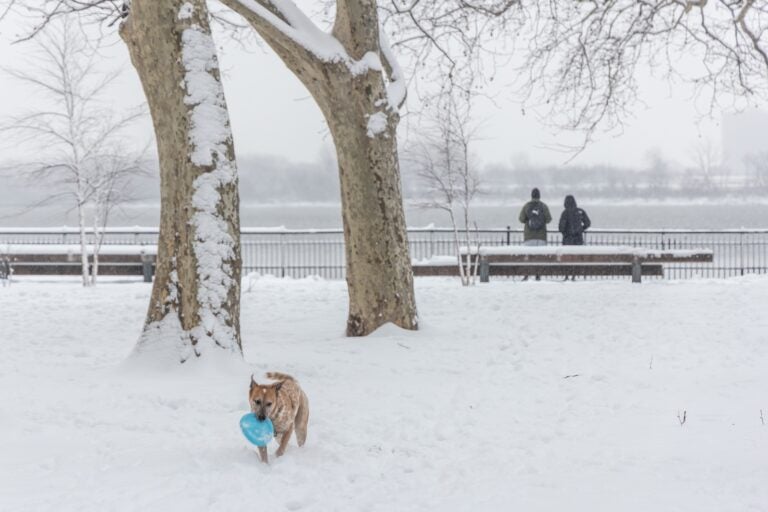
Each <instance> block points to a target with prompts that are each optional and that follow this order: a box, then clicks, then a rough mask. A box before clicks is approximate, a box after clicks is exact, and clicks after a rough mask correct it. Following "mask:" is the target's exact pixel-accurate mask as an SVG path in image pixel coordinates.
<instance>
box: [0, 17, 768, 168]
mask: <svg viewBox="0 0 768 512" xmlns="http://www.w3.org/2000/svg"><path fill="white" fill-rule="evenodd" d="M25 27H26V25H24V24H23V23H22V22H21V21H20V20H18V19H11V20H6V21H5V22H4V24H3V25H2V26H0V28H1V29H2V32H0V66H2V67H16V68H18V67H22V68H23V66H24V63H25V61H26V60H27V58H28V54H29V52H30V49H31V48H30V43H22V44H16V45H11V44H10V42H11V41H13V40H14V39H15V38H16V37H18V35H20V34H23V33H25ZM217 41H218V42H219V43H220V44H219V47H220V59H221V67H222V71H223V77H224V87H225V92H226V97H227V102H228V104H229V108H230V115H231V120H232V128H233V133H234V137H235V146H236V151H237V153H238V155H241V156H244V155H254V154H259V155H275V156H281V157H284V158H288V159H289V160H292V161H303V162H313V161H318V160H321V159H323V158H327V155H328V154H331V153H332V152H333V150H332V147H331V141H330V136H329V134H328V132H327V129H326V128H325V123H324V121H323V119H322V116H321V114H320V111H319V109H318V108H317V107H316V105H315V103H314V101H313V100H312V98H311V97H310V96H309V94H308V93H307V91H306V90H305V89H304V87H303V86H302V85H301V83H300V82H299V81H298V80H297V79H296V78H294V77H293V75H292V74H291V73H290V72H289V71H288V70H287V69H286V68H285V67H284V66H283V64H282V63H281V62H280V60H279V59H278V58H277V57H276V56H275V55H274V54H273V53H272V52H271V50H269V49H268V48H259V47H258V46H257V45H255V44H253V43H248V48H247V49H245V48H241V47H239V46H238V45H237V44H233V43H231V42H229V41H226V40H225V39H224V38H222V37H219V38H218V39H217ZM222 44H224V45H226V47H225V48H222ZM103 53H104V56H105V68H114V67H119V68H123V69H124V72H123V73H122V75H121V77H120V79H119V80H118V82H117V83H115V84H114V85H113V86H112V87H111V88H110V91H109V93H110V99H111V100H114V103H115V105H116V106H117V107H128V106H132V105H136V104H139V103H141V102H143V101H144V98H143V93H142V90H141V87H140V84H139V82H138V78H137V76H136V74H135V72H134V70H133V68H132V66H131V64H130V61H129V58H128V54H127V51H126V49H125V48H124V45H123V44H122V42H121V41H119V39H117V38H115V39H114V40H113V44H112V45H111V46H110V47H109V48H106V49H105V50H104V51H103ZM513 79H514V75H513V70H512V69H511V68H510V69H504V68H503V69H502V70H501V71H500V72H499V73H497V78H496V80H495V82H494V83H495V84H496V85H495V86H494V87H493V88H492V89H491V90H489V92H490V94H491V95H492V96H493V97H494V101H493V102H490V101H480V102H478V104H477V108H476V111H477V113H478V115H477V118H478V119H479V120H481V121H482V129H481V132H480V133H481V136H482V140H481V141H479V142H478V143H477V144H476V146H475V153H476V154H477V156H478V157H479V162H480V163H481V165H492V164H502V165H514V164H515V163H518V164H519V163H521V162H526V161H527V162H530V163H532V164H561V163H563V162H564V161H565V160H566V159H567V157H568V155H565V154H563V153H561V152H557V151H553V150H552V149H549V148H551V147H552V146H553V145H555V144H558V143H559V144H574V143H576V142H577V141H578V140H580V139H579V138H578V136H573V135H571V134H567V133H556V132H553V130H552V129H551V128H548V127H547V126H546V125H545V124H544V123H542V122H540V121H539V120H538V119H537V118H536V116H534V115H530V114H529V115H525V116H524V115H523V114H522V112H521V108H520V105H519V104H518V103H517V102H516V101H515V95H514V91H513V90H512V89H511V87H510V83H511V82H512V81H513ZM640 83H641V86H642V92H643V94H642V100H643V101H644V102H645V105H644V106H643V105H638V106H637V107H636V108H635V109H634V117H633V118H631V119H627V120H626V121H627V124H626V127H625V131H624V132H623V133H622V134H619V135H616V134H600V135H599V136H598V141H597V142H595V143H593V144H592V145H590V146H589V147H588V148H587V149H586V150H585V151H584V152H583V153H582V154H581V155H579V156H578V157H576V158H575V159H574V160H573V162H572V164H573V165H584V164H598V163H606V164H610V165H615V166H617V167H625V168H626V167H635V168H639V167H642V166H644V165H646V163H647V162H648V155H649V152H656V153H659V154H661V155H662V157H663V158H665V159H668V160H672V161H674V162H677V163H679V164H681V165H689V164H690V161H691V151H692V148H693V146H694V145H695V144H696V143H697V141H701V140H706V141H712V142H713V143H715V144H720V143H721V140H722V137H721V124H722V123H721V119H719V118H717V119H709V118H706V117H702V111H701V110H700V109H697V105H696V101H692V99H691V90H690V89H689V88H688V87H685V86H682V85H677V86H675V87H674V88H672V87H670V85H669V84H668V83H667V82H665V81H663V80H656V79H653V78H651V77H650V76H645V77H640ZM0 91H1V93H0V117H3V118H5V117H7V116H9V115H12V114H18V113H21V112H23V111H24V109H25V108H28V107H29V106H30V105H32V104H34V102H35V98H33V97H30V95H29V93H28V91H27V88H26V87H24V86H21V85H20V84H19V83H18V82H16V81H15V80H13V79H12V78H10V77H8V76H7V75H4V74H0ZM409 101H410V104H411V105H412V106H413V105H416V104H417V103H416V102H417V100H416V98H415V95H411V97H410V99H409ZM757 119H758V122H757V125H756V126H762V127H763V130H762V132H763V133H765V130H766V129H768V120H767V119H766V117H765V116H762V117H760V116H758V117H757ZM752 121H754V119H752ZM752 121H750V123H751V124H750V123H747V124H746V126H747V128H746V130H747V131H748V132H753V131H754V130H755V128H754V126H755V124H754V122H752ZM740 124H742V123H739V122H738V121H736V122H730V123H728V126H729V127H730V129H729V137H727V140H742V141H743V140H746V139H748V138H749V137H742V136H741V135H740V134H739V133H738V130H739V125H740ZM409 128H411V126H410V122H409V120H408V116H406V117H405V119H404V120H403V122H402V124H401V128H400V135H401V137H407V135H408V132H409ZM734 130H735V131H734ZM151 133H152V130H151V123H150V121H149V119H148V118H147V119H146V120H144V121H143V122H142V123H140V124H139V125H138V126H137V127H135V128H134V129H133V130H132V131H131V137H132V139H133V140H134V143H135V144H137V145H142V144H143V143H144V142H145V141H146V140H148V139H149V138H150V137H151ZM3 142H5V143H3ZM754 143H755V144H761V142H760V141H759V140H757V141H756V142H754ZM750 144H751V143H750ZM748 146H749V144H748ZM749 147H751V146H749ZM28 151H30V148H28V147H19V146H17V145H16V144H12V143H11V144H9V143H7V141H0V161H7V160H9V159H24V156H25V154H26V153H27V152H28Z"/></svg>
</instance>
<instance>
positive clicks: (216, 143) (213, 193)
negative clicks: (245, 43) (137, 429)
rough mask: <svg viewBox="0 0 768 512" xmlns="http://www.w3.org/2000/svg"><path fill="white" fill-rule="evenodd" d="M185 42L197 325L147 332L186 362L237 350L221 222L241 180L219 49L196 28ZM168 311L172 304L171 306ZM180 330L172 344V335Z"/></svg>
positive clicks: (231, 252) (229, 256) (230, 249)
mask: <svg viewBox="0 0 768 512" xmlns="http://www.w3.org/2000/svg"><path fill="white" fill-rule="evenodd" d="M178 16H179V19H182V20H184V19H188V18H190V16H191V12H190V10H189V8H188V3H185V4H184V5H182V6H181V9H180V11H179V14H178ZM181 39H182V63H183V65H184V70H185V76H184V87H185V91H186V94H187V95H186V97H185V98H184V101H185V103H186V104H187V105H190V106H192V109H191V110H192V111H191V115H190V117H191V126H190V136H189V137H190V143H191V145H192V147H193V150H192V152H191V154H190V155H189V158H190V161H191V162H192V163H193V164H195V165H196V166H198V167H203V168H205V169H202V173H201V174H200V175H199V176H198V177H197V178H195V180H194V182H193V185H192V186H193V189H194V191H193V194H192V206H193V208H194V213H193V215H192V225H193V226H194V228H195V242H194V244H193V250H194V252H195V258H196V260H197V275H198V279H197V282H198V283H199V285H198V287H197V299H198V302H199V304H200V308H199V309H198V311H197V316H198V317H199V323H198V324H197V325H196V326H195V327H194V328H193V329H192V330H191V331H189V332H186V331H185V330H183V329H182V325H181V323H180V321H179V319H178V318H169V317H170V316H173V315H174V314H181V312H174V313H171V312H169V313H168V314H167V315H166V317H165V318H163V320H162V321H160V322H158V325H150V326H148V328H147V329H146V330H145V331H144V333H143V337H142V341H143V343H144V344H146V345H148V346H151V345H158V344H161V345H162V344H165V345H167V346H171V347H173V346H177V347H182V350H180V357H181V359H182V360H186V359H187V358H188V357H189V355H190V354H191V353H192V347H191V345H192V344H193V343H192V342H193V340H194V341H195V343H194V345H195V346H194V352H195V354H197V355H200V354H202V353H203V352H204V351H206V350H208V349H209V348H212V347H217V346H218V347H222V348H225V349H228V350H230V351H237V346H236V345H235V344H234V340H235V339H236V336H235V331H234V329H233V328H232V327H231V326H230V325H229V324H230V323H231V319H230V317H229V314H228V312H227V310H226V309H225V304H226V303H227V302H228V295H229V292H230V290H231V289H232V287H233V284H234V281H233V279H232V274H233V272H234V269H233V267H232V264H231V262H232V261H233V260H234V258H235V240H234V239H233V238H232V235H231V234H230V233H229V230H228V223H227V221H226V219H225V218H224V217H223V214H222V211H224V210H225V209H226V207H225V206H224V205H223V201H222V197H221V193H220V191H221V190H222V189H223V188H224V187H225V186H227V185H230V184H232V183H235V182H236V180H237V169H236V166H235V162H234V161H233V160H232V159H231V158H230V157H229V149H230V148H229V144H230V143H231V141H232V132H231V130H230V126H229V115H228V113H227V105H226V101H225V99H224V90H223V88H222V85H221V81H220V80H219V77H218V76H217V74H216V73H217V70H218V67H219V66H218V61H217V58H216V46H215V45H214V42H213V38H212V37H211V34H210V32H208V31H206V30H203V29H202V28H201V27H200V26H198V25H197V24H194V23H193V24H191V25H190V26H189V27H187V28H185V29H184V31H183V32H182V35H181ZM170 286H171V290H170V293H169V300H170V298H171V297H176V296H178V290H177V289H176V288H175V287H176V286H177V284H176V283H175V282H174V281H171V283H170ZM168 307H169V308H171V309H172V308H173V307H174V306H173V304H171V303H169V305H168ZM174 329H175V330H176V337H177V339H178V340H179V341H174V340H173V339H171V338H173V331H174Z"/></svg>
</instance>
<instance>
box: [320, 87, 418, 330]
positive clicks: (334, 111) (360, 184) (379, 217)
mask: <svg viewBox="0 0 768 512" xmlns="http://www.w3.org/2000/svg"><path fill="white" fill-rule="evenodd" d="M377 82H378V83H379V84H381V85H383V82H382V81H381V80H380V79H379V80H376V79H375V77H368V76H359V77H349V76H343V75H342V78H341V80H338V82H336V83H334V84H332V85H331V87H330V91H328V92H329V94H328V95H326V96H325V97H324V98H323V100H322V102H321V108H322V110H323V113H324V114H325V117H326V120H327V121H328V126H329V128H330V130H331V134H332V135H333V140H334V143H335V145H336V155H337V157H338V161H339V179H340V182H341V205H342V219H343V223H344V242H345V254H346V259H347V285H348V289H349V315H348V317H347V335H348V336H364V335H367V334H369V333H371V332H372V331H373V330H375V329H376V328H377V327H379V326H381V325H382V324H384V323H386V322H393V323H394V324H396V325H399V326H400V327H403V328H406V329H416V328H417V327H418V318H417V316H416V302H415V298H414V294H413V272H412V270H411V259H410V254H409V250H408V234H407V231H406V225H405V215H404V213H403V199H402V192H401V186H400V166H399V161H398V156H397V134H396V130H397V122H398V119H399V116H398V114H397V113H396V112H392V111H390V112H388V113H383V112H381V113H379V114H374V115H376V116H377V117H375V118H374V120H373V123H370V124H375V123H380V124H379V125H377V126H374V127H371V128H369V122H370V121H371V115H372V113H373V112H376V110H377V109H375V107H374V104H375V103H376V100H377V99H379V100H380V99H381V97H383V96H384V94H383V91H381V92H382V94H381V96H379V95H378V94H376V89H377V88H376V86H375V84H376V83H377ZM381 85H380V87H379V89H381Z"/></svg>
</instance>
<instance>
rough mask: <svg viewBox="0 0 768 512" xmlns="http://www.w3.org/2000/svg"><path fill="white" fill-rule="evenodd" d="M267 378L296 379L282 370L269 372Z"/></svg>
mask: <svg viewBox="0 0 768 512" xmlns="http://www.w3.org/2000/svg"><path fill="white" fill-rule="evenodd" d="M267 378H268V379H272V380H292V381H295V380H296V379H294V378H293V377H291V376H290V375H286V374H285V373H280V372H267Z"/></svg>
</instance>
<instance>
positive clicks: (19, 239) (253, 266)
mask: <svg viewBox="0 0 768 512" xmlns="http://www.w3.org/2000/svg"><path fill="white" fill-rule="evenodd" d="M241 233H242V238H241V243H242V255H243V274H244V275H245V274H247V273H250V272H259V273H262V274H272V275H275V276H279V277H293V278H302V277H306V276H320V277H323V278H326V279H343V278H344V272H345V266H344V265H345V263H344V262H345V256H344V238H343V232H342V230H341V229H304V230H286V229H263V228H243V229H242V231H241ZM157 234H158V233H157V228H140V227H135V228H109V229H107V231H106V235H105V240H104V244H106V245H154V244H155V243H157ZM88 236H89V237H91V236H92V233H91V232H90V231H88ZM473 236H477V237H478V239H479V241H480V243H481V245H483V246H498V245H515V244H520V243H522V240H523V234H522V230H521V229H512V228H509V227H508V228H496V229H481V230H479V231H477V232H476V233H473ZM408 239H409V242H410V250H411V257H412V258H414V259H424V258H430V257H432V256H435V255H445V254H453V253H454V244H453V233H452V231H451V230H450V229H447V228H411V229H409V230H408ZM549 241H550V243H551V244H553V245H554V244H559V243H560V242H559V241H560V235H559V234H557V233H550V235H549ZM78 243H79V234H78V232H77V230H76V229H74V228H0V254H2V253H3V247H4V246H5V245H11V244H12V245H24V244H45V245H47V244H73V245H74V244H78ZM586 243H587V244H590V245H626V246H633V247H646V248H650V249H711V250H712V251H713V252H714V261H713V262H712V263H679V264H669V265H665V273H664V277H665V278H667V279H690V278H697V277H732V276H741V275H745V274H766V273H768V229H732V230H707V229H669V230H654V229H591V230H589V231H588V233H587V235H586Z"/></svg>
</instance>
